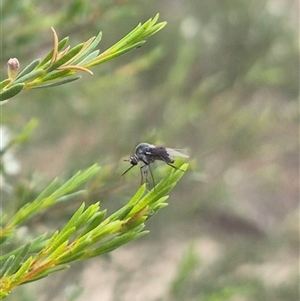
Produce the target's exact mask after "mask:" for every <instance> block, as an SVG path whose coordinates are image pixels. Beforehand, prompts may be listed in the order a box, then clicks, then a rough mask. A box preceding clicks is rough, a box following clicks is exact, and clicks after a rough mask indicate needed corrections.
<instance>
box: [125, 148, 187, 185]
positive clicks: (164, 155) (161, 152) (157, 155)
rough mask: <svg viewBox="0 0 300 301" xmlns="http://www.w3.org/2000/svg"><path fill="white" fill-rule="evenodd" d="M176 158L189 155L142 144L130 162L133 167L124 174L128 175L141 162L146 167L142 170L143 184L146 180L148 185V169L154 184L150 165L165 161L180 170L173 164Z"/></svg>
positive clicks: (136, 149)
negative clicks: (156, 161)
mask: <svg viewBox="0 0 300 301" xmlns="http://www.w3.org/2000/svg"><path fill="white" fill-rule="evenodd" d="M173 156H174V157H181V158H188V156H187V155H184V154H182V153H180V152H179V151H177V150H175V149H172V148H167V147H163V146H155V145H152V144H149V143H140V144H139V145H138V146H137V147H136V148H135V151H134V155H133V156H132V157H130V159H129V160H125V161H129V162H130V164H131V166H130V167H129V168H128V169H126V170H125V171H124V172H123V173H122V176H123V175H124V174H126V173H127V172H128V171H129V170H130V169H131V168H132V167H134V166H136V165H137V164H138V163H139V162H142V163H144V165H143V166H142V167H141V168H140V170H141V178H142V179H141V184H143V183H144V181H143V180H144V178H145V179H146V183H147V171H148V169H149V170H150V174H151V177H152V181H153V183H154V178H153V174H152V171H151V168H150V163H153V162H154V161H155V160H160V161H164V162H165V163H166V164H168V165H169V166H171V167H173V168H175V169H178V167H176V166H174V165H173V163H174V162H175V160H174V159H173Z"/></svg>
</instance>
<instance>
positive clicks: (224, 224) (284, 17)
mask: <svg viewBox="0 0 300 301" xmlns="http://www.w3.org/2000/svg"><path fill="white" fill-rule="evenodd" d="M298 5H299V3H298V1H295V0H285V1H276V0H269V1H264V0H263V1H262V0H254V1H247V0H239V1H237V0H231V1H227V0H225V1H216V0H212V1H204V0H187V1H178V0H177V1H174V0H172V1H170V0H169V1H168V0H162V1H146V0H140V1H137V0H132V1H131V0H116V1H106V0H101V1H87V0H85V1H83V0H76V1H70V0H65V1H57V0H53V1H33V0H28V1H17V0H10V1H1V2H0V9H1V44H2V45H1V66H2V67H1V79H4V78H6V62H7V61H8V59H9V58H12V57H17V58H18V59H19V61H20V64H21V67H24V66H26V65H27V64H29V63H30V62H31V61H32V60H34V59H35V58H38V57H43V55H45V54H46V53H48V51H49V50H50V49H51V48H52V35H51V31H50V27H51V26H53V27H54V28H55V29H56V31H57V33H58V36H59V38H60V39H62V38H64V37H65V36H69V37H70V44H71V46H74V45H76V44H78V43H79V42H82V41H86V40H87V39H89V38H90V37H91V36H94V35H96V34H97V33H98V32H99V31H100V30H101V31H102V32H103V39H102V41H101V43H100V48H101V50H105V49H106V48H108V47H109V46H111V45H112V44H113V43H115V42H117V41H118V40H119V39H120V38H121V37H123V36H124V35H126V34H127V33H128V32H129V31H130V30H132V29H133V28H134V27H135V26H136V25H137V24H138V23H139V22H144V21H146V20H148V19H149V18H152V17H154V15H155V14H156V13H157V12H159V13H160V19H159V20H160V21H167V22H168V24H167V26H166V27H165V28H164V29H163V30H162V31H160V32H159V33H158V34H156V35H154V36H153V37H151V38H150V39H149V40H148V41H147V43H146V44H144V45H143V46H142V47H141V48H138V49H136V50H134V51H132V52H130V53H128V54H126V55H125V56H123V57H121V58H118V59H116V60H114V61H112V62H108V63H105V64H103V65H100V66H98V67H96V68H93V69H92V71H93V72H94V75H93V76H91V75H85V74H83V76H82V79H80V80H79V81H77V82H75V83H71V84H68V85H63V86H59V87H55V88H51V89H41V90H33V91H29V92H26V91H25V92H22V93H21V94H19V95H18V96H17V97H15V98H13V99H11V100H10V101H9V102H8V103H7V104H5V105H4V106H2V107H1V133H2V137H1V139H2V142H3V140H5V139H8V137H10V136H12V135H14V134H16V133H18V132H20V131H21V130H22V128H23V127H24V126H25V125H26V124H27V123H28V122H30V120H31V119H32V118H34V119H37V120H38V122H39V125H38V127H37V128H36V130H35V131H34V132H33V134H32V137H31V139H30V140H29V141H28V142H27V143H26V144H24V145H21V146H20V147H18V148H16V149H15V150H14V152H10V153H9V154H8V156H7V157H6V158H5V160H4V165H5V171H6V175H5V178H4V180H5V181H3V182H2V183H3V185H2V187H1V189H2V193H1V198H2V202H4V203H3V204H4V205H3V206H4V207H5V210H10V211H12V212H13V211H15V210H16V209H17V208H19V207H20V206H21V205H22V204H24V203H26V202H28V201H30V200H32V199H33V197H34V196H36V195H37V194H38V193H39V192H40V191H42V189H43V188H44V187H46V185H47V184H48V183H49V182H50V181H51V180H52V179H53V178H54V177H57V176H58V177H60V178H62V179H64V178H65V179H66V178H68V177H70V176H71V175H72V174H73V173H74V172H76V171H77V170H79V169H84V168H87V167H89V166H91V165H92V164H94V163H95V162H97V163H98V164H100V165H101V166H102V169H101V172H100V173H99V175H98V177H97V178H96V179H94V180H93V181H92V182H90V183H89V184H88V185H87V187H86V188H87V189H89V196H88V197H87V199H84V201H86V202H87V203H92V202H95V201H99V200H100V201H101V207H102V209H104V208H108V212H112V211H113V210H115V209H117V208H119V207H121V206H122V204H125V203H126V202H127V201H128V200H129V199H130V197H131V196H132V195H133V193H134V192H135V191H136V190H137V188H138V186H139V183H140V175H139V169H138V168H135V169H132V170H131V171H130V172H129V173H128V174H126V176H125V177H122V178H121V177H120V174H121V173H122V172H123V171H124V170H125V169H126V168H127V167H128V162H124V161H123V159H124V158H129V157H130V156H131V155H132V154H133V151H134V148H135V146H136V145H137V144H138V143H140V142H148V143H153V144H157V145H163V146H167V147H173V148H179V149H186V150H187V151H188V153H189V155H190V168H189V171H188V172H187V173H186V174H185V175H184V177H183V178H182V180H181V181H180V182H179V183H178V185H177V186H176V187H175V189H174V190H173V191H172V193H171V196H170V199H169V202H170V204H169V206H168V207H167V208H166V209H164V210H162V211H161V212H159V214H158V215H156V216H153V217H152V218H151V219H150V220H149V221H148V223H147V225H146V228H147V229H149V230H150V231H151V232H150V234H148V235H147V236H146V237H143V238H142V239H139V240H138V241H135V242H132V243H130V244H128V245H125V246H123V247H122V248H120V249H118V250H116V251H114V252H113V253H112V254H110V255H109V256H106V257H101V258H95V259H92V260H89V261H87V262H82V263H77V264H74V265H72V267H71V268H70V269H69V270H67V271H64V272H61V273H57V274H55V275H54V274H53V275H51V276H49V277H48V278H46V279H43V280H42V281H38V282H35V283H32V284H30V285H24V286H22V287H19V288H17V289H16V290H15V291H14V292H13V294H12V295H11V296H10V297H9V298H8V299H7V300H13V301H20V300H22V301H23V300H24V301H27V300H38V301H50V300H51V301H52V300H54V301H56V300H57V301H58V300H60V301H61V300H66V301H70V300H78V301H83V300H89V301H96V300H97V301H98V300H103V301H104V300H105V301H117V300H120V301H123V300H124V301H127V300H133V301H135V300H137V301H139V300H147V301H159V300H163V301H165V300H166V301H183V300H187V301H194V300H197V301H198V300H201V301H202V300H205V301H217V300H232V301H237V300H238V301H248V300H249V301H252V300H274V301H277V300H278V301H283V300H287V301H293V300H295V301H296V300H299V203H298V202H299V115H298V114H299V103H298V97H299V36H298V34H299V32H298V30H299V27H298V26H299V15H298V14H299V7H298ZM153 167H154V170H153V172H154V176H155V179H156V181H158V180H159V179H161V178H162V177H163V176H164V175H165V174H166V172H167V171H168V169H169V168H170V167H168V166H165V165H164V164H163V163H159V162H157V163H155V164H154V165H153ZM82 201H83V200H82V199H78V200H75V201H74V202H71V203H68V204H67V205H65V207H62V206H60V207H57V208H55V209H52V210H50V211H49V212H45V214H44V215H42V216H39V217H38V218H35V219H34V220H33V221H31V223H30V224H29V225H28V228H27V231H32V232H37V233H43V232H45V231H49V233H51V231H52V230H53V229H55V227H57V225H60V224H63V223H64V221H65V220H66V219H67V218H69V217H70V215H71V214H72V212H74V211H75V210H76V208H77V207H78V206H79V204H80V203H81V202H82ZM23 230H24V229H23Z"/></svg>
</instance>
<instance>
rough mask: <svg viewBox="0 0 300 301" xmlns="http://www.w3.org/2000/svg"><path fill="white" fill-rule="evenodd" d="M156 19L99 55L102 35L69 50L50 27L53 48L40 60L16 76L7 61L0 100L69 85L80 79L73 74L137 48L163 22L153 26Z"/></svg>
mask: <svg viewBox="0 0 300 301" xmlns="http://www.w3.org/2000/svg"><path fill="white" fill-rule="evenodd" d="M158 17H159V15H158V14H157V15H156V16H155V17H154V18H153V19H149V20H148V21H147V22H145V23H144V24H141V23H140V24H138V26H137V27H136V28H135V29H133V30H132V31H131V32H130V33H128V34H127V35H126V36H125V37H124V38H122V39H121V40H120V41H119V42H117V43H116V44H115V45H113V46H111V47H110V48H108V49H107V50H105V51H104V52H101V53H99V50H94V49H95V47H96V46H97V45H98V44H99V42H100V41H101V37H102V32H100V33H99V34H98V35H97V36H95V37H92V38H90V39H89V40H88V41H86V42H84V43H80V44H78V45H76V46H74V47H73V48H70V46H68V47H66V45H67V43H68V40H69V39H68V37H66V38H64V39H62V40H61V41H59V40H58V37H57V34H56V32H55V30H54V29H53V28H52V32H53V49H52V50H51V51H50V52H49V53H48V54H47V55H46V56H45V57H44V58H43V59H42V60H41V59H36V60H34V61H32V62H31V63H30V64H29V65H28V66H26V67H25V68H24V69H23V70H22V71H21V72H20V73H18V71H19V70H18V69H19V62H18V60H17V59H10V60H9V61H8V78H7V79H4V80H2V81H1V82H0V101H4V100H7V99H9V98H12V97H14V96H15V95H17V94H19V93H20V92H21V91H22V90H29V89H33V88H45V87H53V86H57V85H62V84H66V83H69V82H72V81H74V80H77V79H79V78H80V76H78V75H75V74H76V72H77V71H83V72H87V73H89V74H93V73H92V71H90V70H89V68H90V67H93V66H97V65H100V64H102V63H104V62H107V61H109V60H112V59H114V58H116V57H118V56H120V55H122V54H125V53H127V52H128V51H130V50H132V49H135V48H137V47H140V46H141V45H142V44H144V43H145V42H146V39H147V38H149V37H150V36H152V35H153V34H155V33H156V32H158V31H159V30H161V29H162V28H163V27H164V26H165V25H166V22H161V23H157V24H156V22H157V20H158Z"/></svg>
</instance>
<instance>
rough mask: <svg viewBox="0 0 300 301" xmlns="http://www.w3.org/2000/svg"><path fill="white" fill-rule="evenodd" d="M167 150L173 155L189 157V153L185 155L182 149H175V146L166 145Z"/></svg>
mask: <svg viewBox="0 0 300 301" xmlns="http://www.w3.org/2000/svg"><path fill="white" fill-rule="evenodd" d="M166 151H167V153H168V154H169V155H170V156H172V157H180V158H188V157H189V156H188V155H185V154H183V153H181V152H180V151H178V150H176V149H173V148H168V147H166Z"/></svg>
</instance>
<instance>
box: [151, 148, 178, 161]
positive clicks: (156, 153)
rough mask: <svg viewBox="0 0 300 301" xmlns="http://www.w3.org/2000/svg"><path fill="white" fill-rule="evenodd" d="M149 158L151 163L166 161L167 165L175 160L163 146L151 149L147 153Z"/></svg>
mask: <svg viewBox="0 0 300 301" xmlns="http://www.w3.org/2000/svg"><path fill="white" fill-rule="evenodd" d="M147 156H149V157H150V159H151V161H152V162H154V161H155V160H161V161H165V162H167V163H173V162H174V160H173V158H172V157H171V156H170V154H169V153H168V152H167V149H166V148H165V147H163V146H155V147H151V148H150V149H149V150H148V151H147Z"/></svg>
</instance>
